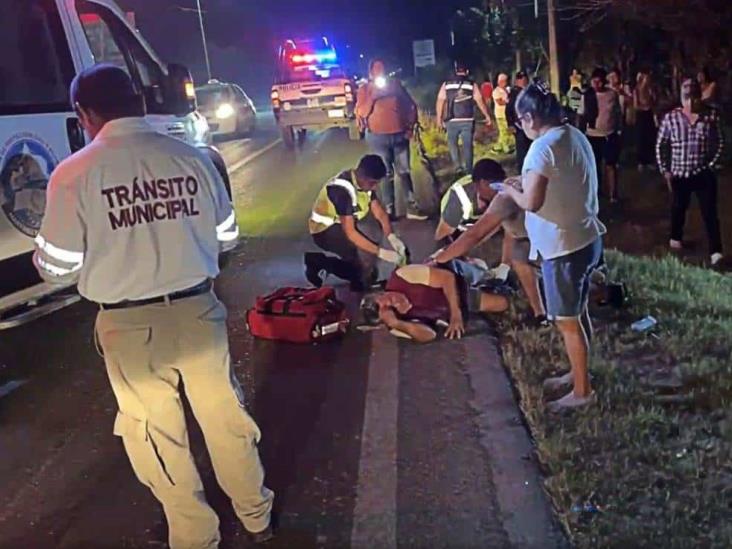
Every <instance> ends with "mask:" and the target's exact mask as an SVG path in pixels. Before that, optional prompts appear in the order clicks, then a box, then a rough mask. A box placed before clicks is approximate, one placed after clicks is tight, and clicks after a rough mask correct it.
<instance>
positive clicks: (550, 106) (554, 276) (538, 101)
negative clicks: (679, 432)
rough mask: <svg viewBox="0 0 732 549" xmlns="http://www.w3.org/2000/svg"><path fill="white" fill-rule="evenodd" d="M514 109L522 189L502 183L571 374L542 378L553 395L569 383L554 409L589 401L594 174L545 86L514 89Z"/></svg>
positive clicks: (582, 140) (578, 136) (586, 146)
mask: <svg viewBox="0 0 732 549" xmlns="http://www.w3.org/2000/svg"><path fill="white" fill-rule="evenodd" d="M516 113H517V115H518V117H519V119H520V121H521V124H522V129H523V130H524V132H526V135H527V136H528V137H529V139H532V140H533V143H532V144H531V148H530V149H529V152H528V154H527V156H526V160H525V162H524V166H523V172H522V177H521V189H522V190H519V189H518V188H517V187H513V186H511V185H507V186H506V187H505V190H504V192H505V193H506V194H507V195H508V196H509V197H510V198H512V199H513V201H514V202H516V204H517V205H518V206H519V207H520V208H522V209H524V210H526V211H527V213H526V229H527V232H528V234H529V239H530V241H531V256H530V257H531V259H536V258H537V256H540V257H541V259H542V269H541V270H542V280H543V283H544V293H545V298H546V310H547V316H548V317H549V318H550V319H551V320H554V321H555V322H556V324H557V327H558V328H559V331H560V333H561V334H562V338H563V339H564V344H565V348H566V351H567V354H568V356H569V362H570V364H571V371H570V372H569V373H568V374H566V375H564V376H561V377H557V378H551V379H548V380H546V382H545V387H546V389H547V391H550V392H554V393H558V392H559V391H560V390H566V389H568V388H569V387H573V390H572V391H571V392H569V393H568V394H566V395H565V396H563V397H562V398H560V399H559V400H556V401H554V402H552V403H551V404H550V405H549V406H550V409H551V410H554V411H560V410H562V409H566V408H576V407H580V406H585V405H587V404H590V403H591V402H592V401H593V399H594V393H593V391H592V388H591V386H590V377H589V372H588V365H589V356H590V341H591V338H592V323H591V321H590V316H589V311H588V308H587V303H588V297H589V291H590V275H591V273H592V271H593V270H594V269H595V268H596V267H597V266H598V264H599V262H600V259H601V255H602V235H603V234H604V233H605V227H604V225H603V224H602V223H601V222H600V220H599V219H598V217H597V215H598V211H599V205H598V199H597V186H598V184H597V172H596V168H595V161H594V158H593V155H592V148H591V146H590V143H589V142H588V140H587V138H586V137H585V136H584V135H583V134H582V132H580V131H579V130H577V129H576V128H574V127H573V126H570V125H569V124H563V123H562V120H561V116H562V115H561V107H560V105H559V101H558V100H557V98H556V97H555V96H554V95H553V94H552V93H550V92H549V90H548V89H547V88H546V86H545V85H544V84H542V83H538V82H535V83H533V84H531V85H530V86H529V87H528V88H526V89H525V90H524V91H523V92H522V93H521V95H520V96H519V98H518V101H517V103H516Z"/></svg>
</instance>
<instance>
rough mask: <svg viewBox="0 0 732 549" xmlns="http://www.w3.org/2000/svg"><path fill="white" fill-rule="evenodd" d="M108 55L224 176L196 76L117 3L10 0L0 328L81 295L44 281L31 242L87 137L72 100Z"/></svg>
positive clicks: (0, 196)
mask: <svg viewBox="0 0 732 549" xmlns="http://www.w3.org/2000/svg"><path fill="white" fill-rule="evenodd" d="M100 62H109V63H114V64H116V65H118V66H121V67H122V68H124V69H125V70H126V71H127V72H128V73H129V74H130V76H131V77H132V79H133V81H134V83H135V86H136V88H137V90H138V92H139V93H140V95H141V96H143V97H144V99H145V104H146V107H147V113H148V116H147V118H148V120H149V121H150V122H151V123H152V124H153V125H154V126H155V127H157V128H158V129H159V131H161V132H164V133H167V134H169V135H173V136H176V137H178V138H180V139H183V140H185V141H187V142H189V143H191V144H194V145H196V146H199V147H205V148H206V150H207V151H208V152H209V154H210V156H211V158H212V159H213V160H214V163H215V164H216V166H217V168H218V169H219V171H220V172H221V173H222V176H223V177H224V180H225V182H226V184H227V187H228V185H229V183H228V176H227V173H226V166H225V164H224V161H223V159H222V157H221V155H220V154H218V151H216V150H215V149H214V148H212V147H210V144H209V143H210V135H209V129H208V124H207V123H206V119H205V118H204V117H203V116H201V115H200V114H199V113H198V112H196V100H195V90H194V85H193V81H192V79H191V76H190V73H189V72H188V70H187V69H185V68H184V67H181V66H180V65H165V64H163V63H162V62H161V61H160V59H158V57H157V56H156V55H155V52H153V50H152V48H151V47H150V46H149V45H148V44H147V42H145V40H144V39H143V38H142V37H141V36H140V34H139V32H138V31H137V30H135V28H134V27H133V25H132V24H131V23H130V21H129V17H128V16H127V15H126V14H124V13H123V12H122V11H121V10H120V9H119V7H118V6H117V5H116V4H115V3H114V2H113V1H111V0H2V17H0V329H4V328H9V327H13V326H17V325H19V324H22V323H24V322H27V321H29V320H32V319H34V318H38V317H39V316H42V315H44V314H47V313H49V312H52V311H55V310H57V309H59V308H61V307H64V306H66V305H68V304H70V303H72V302H74V301H78V299H79V297H78V295H77V294H76V293H75V292H74V289H73V288H67V289H64V290H61V291H59V288H58V287H57V286H51V285H48V284H45V283H42V281H41V279H40V278H39V277H38V275H37V273H36V271H35V268H34V267H33V264H32V261H31V256H32V253H33V239H34V237H35V236H36V234H37V232H38V230H39V228H40V225H41V220H42V217H43V212H44V209H45V196H46V192H45V191H46V186H47V184H48V179H49V176H50V174H51V172H52V171H53V170H54V168H55V167H56V166H57V165H58V164H59V162H60V161H61V160H63V159H64V158H65V157H66V156H68V155H70V154H71V153H73V152H75V151H77V150H79V149H80V148H82V147H83V146H84V145H85V144H86V139H87V138H86V136H85V134H84V132H83V130H82V129H81V127H80V125H79V121H78V119H77V117H76V114H75V113H74V111H73V110H72V109H71V106H70V104H69V92H68V90H69V85H70V84H71V81H72V79H73V78H74V76H75V75H76V74H77V73H78V72H79V71H81V70H83V69H85V68H87V67H90V66H92V65H94V64H96V63H100Z"/></svg>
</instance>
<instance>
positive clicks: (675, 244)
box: [668, 238, 684, 250]
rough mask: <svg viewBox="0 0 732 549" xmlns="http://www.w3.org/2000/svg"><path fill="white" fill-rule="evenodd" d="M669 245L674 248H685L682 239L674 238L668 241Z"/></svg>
mask: <svg viewBox="0 0 732 549" xmlns="http://www.w3.org/2000/svg"><path fill="white" fill-rule="evenodd" d="M668 246H669V248H671V249H672V250H683V249H684V243H683V242H681V240H674V239H673V238H672V239H671V240H669V241H668Z"/></svg>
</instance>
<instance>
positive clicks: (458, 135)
mask: <svg viewBox="0 0 732 549" xmlns="http://www.w3.org/2000/svg"><path fill="white" fill-rule="evenodd" d="M476 105H477V106H478V109H479V110H480V112H481V113H483V118H484V119H485V125H486V126H490V125H491V117H490V115H489V114H488V108H487V107H486V105H485V101H484V100H483V94H482V93H481V92H480V88H479V87H478V84H476V83H475V82H474V81H473V80H472V79H471V78H470V71H469V70H468V68H467V67H466V66H465V65H464V64H463V63H461V62H459V61H458V62H456V63H455V76H454V78H451V79H450V80H447V81H445V82H444V83H443V84H442V86H441V87H440V91H439V92H438V94H437V105H436V111H435V112H437V119H438V120H439V123H440V127H442V128H444V129H446V130H447V145H448V147H449V149H450V157H451V158H452V163H453V165H454V166H455V168H456V169H457V171H458V172H461V173H468V172H469V171H470V169H471V168H472V166H473V133H474V132H475V106H476ZM461 139H462V144H463V154H462V162H461V158H460V152H459V149H458V144H459V141H460V140H461Z"/></svg>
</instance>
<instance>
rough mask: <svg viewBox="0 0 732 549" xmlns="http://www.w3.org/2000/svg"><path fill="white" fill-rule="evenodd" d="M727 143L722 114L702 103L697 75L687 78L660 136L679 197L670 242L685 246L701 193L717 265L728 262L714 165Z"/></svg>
mask: <svg viewBox="0 0 732 549" xmlns="http://www.w3.org/2000/svg"><path fill="white" fill-rule="evenodd" d="M723 145H724V138H723V135H722V129H721V124H720V119H719V113H718V112H717V111H716V110H714V109H712V108H709V107H707V106H705V105H704V104H703V103H702V100H701V87H700V85H699V82H698V81H697V80H696V79H695V78H691V77H690V78H686V79H684V81H683V82H682V84H681V107H678V108H676V109H674V110H673V111H671V112H670V113H669V114H668V115H666V117H665V118H664V119H663V122H662V123H661V127H660V128H659V131H658V139H657V140H656V158H657V161H658V167H659V169H660V170H661V173H662V174H663V175H664V177H665V178H666V184H667V185H668V189H669V192H670V193H671V196H672V198H673V199H672V205H671V241H670V243H669V245H670V246H671V248H672V249H674V250H680V249H682V248H683V243H682V239H683V235H684V222H685V220H686V210H687V209H688V207H689V202H691V195H692V194H696V196H697V200H699V209H700V210H701V215H702V218H703V219H704V225H705V226H706V230H707V236H708V238H709V253H710V254H711V263H712V266H716V265H718V264H719V262H720V261H721V260H722V236H721V233H720V229H719V216H718V214H717V176H716V175H715V173H714V167H715V165H716V164H717V162H718V161H719V159H720V157H721V155H722V147H723Z"/></svg>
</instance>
